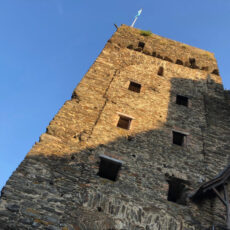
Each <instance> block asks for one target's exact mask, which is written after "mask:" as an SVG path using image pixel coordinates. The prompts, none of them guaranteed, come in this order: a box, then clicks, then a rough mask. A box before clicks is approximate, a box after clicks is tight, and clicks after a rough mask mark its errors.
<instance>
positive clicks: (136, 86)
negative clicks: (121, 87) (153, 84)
mask: <svg viewBox="0 0 230 230" xmlns="http://www.w3.org/2000/svg"><path fill="white" fill-rule="evenodd" d="M129 90H131V91H134V92H136V93H140V92H141V84H138V83H135V82H133V81H131V82H130V84H129Z"/></svg>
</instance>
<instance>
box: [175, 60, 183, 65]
mask: <svg viewBox="0 0 230 230" xmlns="http://www.w3.org/2000/svg"><path fill="white" fill-rule="evenodd" d="M176 64H177V65H183V64H184V63H183V62H182V61H181V60H180V59H177V60H176Z"/></svg>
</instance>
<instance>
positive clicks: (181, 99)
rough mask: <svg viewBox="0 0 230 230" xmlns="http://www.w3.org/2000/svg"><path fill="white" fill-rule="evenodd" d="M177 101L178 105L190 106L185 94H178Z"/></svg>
mask: <svg viewBox="0 0 230 230" xmlns="http://www.w3.org/2000/svg"><path fill="white" fill-rule="evenodd" d="M176 103H177V104H178V105H184V106H187V107H188V98H187V97H185V96H181V95H177V96H176Z"/></svg>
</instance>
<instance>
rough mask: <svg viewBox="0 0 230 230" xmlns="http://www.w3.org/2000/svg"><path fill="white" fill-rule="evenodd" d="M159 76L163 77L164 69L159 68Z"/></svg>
mask: <svg viewBox="0 0 230 230" xmlns="http://www.w3.org/2000/svg"><path fill="white" fill-rule="evenodd" d="M157 74H158V75H159V76H163V75H164V68H163V67H162V66H160V67H159V70H158V72H157Z"/></svg>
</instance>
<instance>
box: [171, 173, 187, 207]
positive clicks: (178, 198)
mask: <svg viewBox="0 0 230 230" xmlns="http://www.w3.org/2000/svg"><path fill="white" fill-rule="evenodd" d="M167 181H168V184H169V190H168V201H172V202H175V203H178V204H182V205H185V204H186V191H187V189H186V184H188V182H187V181H184V180H182V179H179V178H176V177H170V178H168V180H167Z"/></svg>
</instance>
